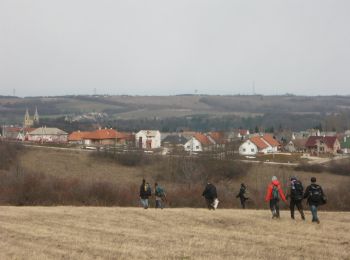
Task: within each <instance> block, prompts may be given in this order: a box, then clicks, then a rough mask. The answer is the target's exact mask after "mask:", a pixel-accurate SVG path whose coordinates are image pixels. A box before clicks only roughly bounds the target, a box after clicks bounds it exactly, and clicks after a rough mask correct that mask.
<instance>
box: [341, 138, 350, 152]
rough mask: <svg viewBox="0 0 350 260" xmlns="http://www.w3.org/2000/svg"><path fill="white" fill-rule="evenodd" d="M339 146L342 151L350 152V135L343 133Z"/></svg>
mask: <svg viewBox="0 0 350 260" xmlns="http://www.w3.org/2000/svg"><path fill="white" fill-rule="evenodd" d="M340 148H341V151H342V152H343V153H347V154H348V153H350V135H344V136H343V138H342V140H341V142H340Z"/></svg>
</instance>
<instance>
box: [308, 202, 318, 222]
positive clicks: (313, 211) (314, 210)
mask: <svg viewBox="0 0 350 260" xmlns="http://www.w3.org/2000/svg"><path fill="white" fill-rule="evenodd" d="M310 210H311V214H312V222H317V221H318V217H317V206H316V205H310Z"/></svg>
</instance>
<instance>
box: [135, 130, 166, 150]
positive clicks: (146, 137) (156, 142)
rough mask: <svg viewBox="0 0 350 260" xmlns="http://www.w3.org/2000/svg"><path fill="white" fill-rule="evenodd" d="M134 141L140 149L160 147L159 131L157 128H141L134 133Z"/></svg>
mask: <svg viewBox="0 0 350 260" xmlns="http://www.w3.org/2000/svg"><path fill="white" fill-rule="evenodd" d="M135 143H136V146H137V147H138V148H140V149H156V148H160V146H161V135H160V132H159V131H158V130H141V131H139V132H138V133H137V134H136V135H135Z"/></svg>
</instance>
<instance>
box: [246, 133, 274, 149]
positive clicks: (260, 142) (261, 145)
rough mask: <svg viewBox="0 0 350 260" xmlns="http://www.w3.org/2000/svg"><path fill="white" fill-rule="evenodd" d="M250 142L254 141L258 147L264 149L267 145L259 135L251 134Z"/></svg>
mask: <svg viewBox="0 0 350 260" xmlns="http://www.w3.org/2000/svg"><path fill="white" fill-rule="evenodd" d="M249 140H250V141H251V142H252V143H254V144H255V145H256V146H257V147H258V148H259V149H264V148H266V147H269V146H268V145H267V144H266V143H265V142H264V141H263V140H262V138H261V137H260V136H253V137H252V138H250V139H249Z"/></svg>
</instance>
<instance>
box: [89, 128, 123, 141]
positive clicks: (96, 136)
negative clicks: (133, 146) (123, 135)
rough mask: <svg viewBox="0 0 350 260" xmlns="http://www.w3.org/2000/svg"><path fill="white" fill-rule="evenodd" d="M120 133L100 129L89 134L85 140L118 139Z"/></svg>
mask: <svg viewBox="0 0 350 260" xmlns="http://www.w3.org/2000/svg"><path fill="white" fill-rule="evenodd" d="M118 136H120V133H118V132H117V131H115V130H114V129H99V130H96V131H93V132H89V133H87V134H86V135H85V136H84V137H83V138H84V139H91V140H103V139H117V138H118Z"/></svg>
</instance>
